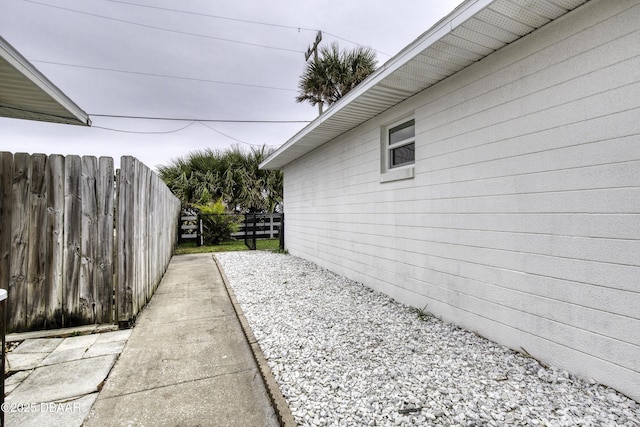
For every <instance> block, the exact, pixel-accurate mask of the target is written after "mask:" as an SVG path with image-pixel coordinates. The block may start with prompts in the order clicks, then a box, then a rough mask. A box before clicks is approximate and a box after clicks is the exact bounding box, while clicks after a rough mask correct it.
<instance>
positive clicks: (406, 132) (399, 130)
mask: <svg viewBox="0 0 640 427" xmlns="http://www.w3.org/2000/svg"><path fill="white" fill-rule="evenodd" d="M414 136H415V121H414V120H409V121H408V122H405V123H402V124H401V125H398V126H396V127H394V128H391V129H389V145H392V144H395V143H396V142H399V141H404V140H405V139H409V138H413V137H414Z"/></svg>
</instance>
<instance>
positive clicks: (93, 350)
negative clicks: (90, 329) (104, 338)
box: [82, 340, 127, 359]
mask: <svg viewBox="0 0 640 427" xmlns="http://www.w3.org/2000/svg"><path fill="white" fill-rule="evenodd" d="M126 343H127V340H123V341H110V342H103V343H98V342H96V343H95V344H93V345H92V346H91V347H89V349H88V350H87V351H86V352H85V353H84V355H83V356H82V357H83V358H85V359H86V358H87V357H97V356H105V355H107V354H120V353H121V352H122V350H123V349H124V346H125V344H126Z"/></svg>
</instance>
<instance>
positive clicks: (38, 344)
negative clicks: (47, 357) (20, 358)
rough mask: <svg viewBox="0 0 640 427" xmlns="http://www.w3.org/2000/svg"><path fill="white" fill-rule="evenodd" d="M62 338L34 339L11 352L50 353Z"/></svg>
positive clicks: (28, 340) (24, 342)
mask: <svg viewBox="0 0 640 427" xmlns="http://www.w3.org/2000/svg"><path fill="white" fill-rule="evenodd" d="M63 339H64V338H36V339H27V340H25V341H23V342H22V343H21V344H20V345H19V346H18V347H16V348H14V349H13V351H11V353H12V354H20V353H50V352H52V351H53V350H55V349H56V347H58V345H60V343H62V341H63Z"/></svg>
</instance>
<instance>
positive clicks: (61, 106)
mask: <svg viewBox="0 0 640 427" xmlns="http://www.w3.org/2000/svg"><path fill="white" fill-rule="evenodd" d="M0 62H2V64H0V66H2V68H3V69H2V70H1V71H3V73H4V76H5V77H7V76H10V81H6V82H5V84H9V85H13V88H12V93H11V102H10V103H8V104H5V103H3V102H2V96H1V95H2V94H1V93H0V117H9V118H18V119H28V120H40V121H46V122H53V123H64V124H74V125H82V126H91V120H90V119H89V115H88V114H87V113H85V112H84V111H83V110H82V109H81V108H80V107H79V106H78V105H77V104H76V103H75V102H73V101H72V100H71V99H70V98H69V97H68V96H66V95H65V94H64V93H63V92H62V91H61V90H60V89H59V88H58V87H57V86H56V85H54V84H53V83H52V82H51V81H50V80H49V79H48V78H47V77H45V76H44V74H42V73H41V72H40V71H38V69H37V68H36V67H34V66H33V64H31V63H30V62H29V61H28V60H27V59H26V58H25V57H24V56H22V55H21V54H20V52H18V50H17V49H15V48H14V47H13V46H12V45H11V44H10V43H9V42H8V41H7V40H5V39H4V38H3V37H1V36H0ZM8 80H9V79H8ZM27 92H30V93H29V95H27V94H26V93H27ZM21 93H24V95H21ZM34 96H35V98H34ZM34 105H38V106H46V108H33V106H34ZM9 110H10V111H11V114H7V111H9ZM45 110H47V111H45ZM53 111H57V112H58V113H53Z"/></svg>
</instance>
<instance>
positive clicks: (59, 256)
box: [45, 154, 65, 328]
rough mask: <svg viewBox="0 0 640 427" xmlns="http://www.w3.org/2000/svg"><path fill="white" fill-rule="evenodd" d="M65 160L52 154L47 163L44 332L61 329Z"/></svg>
mask: <svg viewBox="0 0 640 427" xmlns="http://www.w3.org/2000/svg"><path fill="white" fill-rule="evenodd" d="M64 160H65V159H64V156H61V155H59V154H54V155H51V156H49V160H48V162H47V177H48V185H47V234H48V239H47V254H48V256H49V265H48V271H47V279H48V281H49V289H48V292H47V296H46V306H45V318H46V321H47V323H46V325H45V327H46V328H60V327H62V301H63V295H62V292H63V289H64V286H63V283H64V282H63V260H64V240H63V236H64V223H63V220H64Z"/></svg>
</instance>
